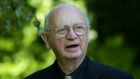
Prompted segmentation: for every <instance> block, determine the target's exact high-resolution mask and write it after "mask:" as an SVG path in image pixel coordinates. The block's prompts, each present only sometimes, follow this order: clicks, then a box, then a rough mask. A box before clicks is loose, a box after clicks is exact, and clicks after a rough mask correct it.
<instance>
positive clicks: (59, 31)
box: [47, 24, 88, 37]
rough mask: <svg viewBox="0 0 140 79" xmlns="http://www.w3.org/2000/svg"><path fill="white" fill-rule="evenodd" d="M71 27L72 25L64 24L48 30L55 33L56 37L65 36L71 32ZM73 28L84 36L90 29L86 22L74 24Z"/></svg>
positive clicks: (79, 34) (77, 33)
mask: <svg viewBox="0 0 140 79" xmlns="http://www.w3.org/2000/svg"><path fill="white" fill-rule="evenodd" d="M70 28H71V27H70V26H68V25H64V26H61V27H59V28H56V29H54V30H51V29H48V30H47V32H53V33H55V35H56V37H65V36H66V35H67V34H68V33H69V30H70ZM72 28H73V31H74V32H75V33H76V35H78V36H82V35H84V34H86V33H87V31H88V27H87V26H86V25H85V24H74V25H73V26H72Z"/></svg>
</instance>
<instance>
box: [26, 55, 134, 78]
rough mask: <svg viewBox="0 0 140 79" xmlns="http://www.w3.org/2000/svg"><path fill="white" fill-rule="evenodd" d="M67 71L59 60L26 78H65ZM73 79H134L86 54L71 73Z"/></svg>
mask: <svg viewBox="0 0 140 79" xmlns="http://www.w3.org/2000/svg"><path fill="white" fill-rule="evenodd" d="M65 75H66V74H65V73H64V72H63V71H62V70H61V69H60V67H59V65H58V63H57V60H56V61H55V62H54V64H52V65H51V66H50V67H48V68H45V69H42V70H40V71H37V72H35V73H33V74H31V75H30V76H28V77H26V78H25V79H64V77H65ZM69 75H70V76H72V79H134V78H133V77H132V76H131V75H129V74H127V73H126V72H123V71H120V70H118V69H115V68H112V67H110V66H106V65H103V64H98V63H96V62H94V61H92V60H91V59H89V58H88V56H86V57H85V58H84V60H83V62H82V63H81V64H80V66H79V67H78V68H77V69H76V70H75V71H74V72H72V73H71V74H69Z"/></svg>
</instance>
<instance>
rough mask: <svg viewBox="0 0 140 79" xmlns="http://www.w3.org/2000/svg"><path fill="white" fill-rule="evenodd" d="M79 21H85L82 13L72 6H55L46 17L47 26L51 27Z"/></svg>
mask: <svg viewBox="0 0 140 79" xmlns="http://www.w3.org/2000/svg"><path fill="white" fill-rule="evenodd" d="M79 23H85V18H84V15H83V14H82V13H81V12H80V11H79V10H78V9H77V8H75V7H72V6H60V7H58V8H55V9H54V10H53V11H52V12H51V13H50V15H49V17H48V26H49V27H51V28H53V27H56V26H63V25H73V24H79Z"/></svg>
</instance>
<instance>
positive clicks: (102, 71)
mask: <svg viewBox="0 0 140 79" xmlns="http://www.w3.org/2000/svg"><path fill="white" fill-rule="evenodd" d="M87 73H88V74H90V75H92V76H93V75H94V76H95V77H96V78H97V79H98V78H99V79H133V77H132V76H131V75H130V74H128V73H126V72H124V71H121V70H119V69H116V68H113V67H110V66H107V65H103V64H99V63H96V62H94V61H92V60H90V59H89V61H88V67H87Z"/></svg>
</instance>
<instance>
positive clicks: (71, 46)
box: [66, 44, 79, 48]
mask: <svg viewBox="0 0 140 79" xmlns="http://www.w3.org/2000/svg"><path fill="white" fill-rule="evenodd" d="M78 46H79V45H78V44H71V45H68V46H66V48H76V47H78Z"/></svg>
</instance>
